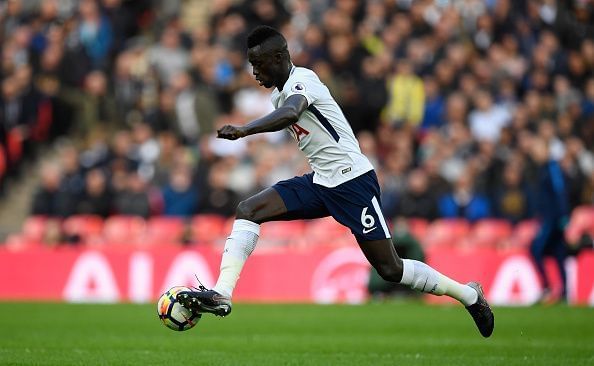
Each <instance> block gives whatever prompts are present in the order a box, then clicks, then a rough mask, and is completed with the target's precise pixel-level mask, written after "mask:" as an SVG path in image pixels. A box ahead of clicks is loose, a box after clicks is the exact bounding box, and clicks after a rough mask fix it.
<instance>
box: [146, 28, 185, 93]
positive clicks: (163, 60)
mask: <svg viewBox="0 0 594 366" xmlns="http://www.w3.org/2000/svg"><path fill="white" fill-rule="evenodd" d="M148 59H149V62H150V64H151V65H153V66H154V67H155V69H156V70H157V73H158V75H159V79H160V81H161V83H163V84H164V85H169V83H170V82H171V80H172V77H173V76H174V75H175V74H176V73H179V72H180V71H183V70H186V69H187V68H188V62H189V59H188V52H187V51H186V50H185V49H184V48H183V47H182V46H181V41H180V34H179V31H178V30H177V29H175V28H174V27H172V26H169V27H166V28H165V29H164V30H163V33H162V34H161V40H160V42H159V44H157V45H155V46H154V47H152V48H151V49H150V50H149V54H148Z"/></svg>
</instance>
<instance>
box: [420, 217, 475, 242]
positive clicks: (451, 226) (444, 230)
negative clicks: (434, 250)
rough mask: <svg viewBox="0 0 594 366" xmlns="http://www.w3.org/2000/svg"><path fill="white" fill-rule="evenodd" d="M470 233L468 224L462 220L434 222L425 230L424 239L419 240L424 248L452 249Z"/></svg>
mask: <svg viewBox="0 0 594 366" xmlns="http://www.w3.org/2000/svg"><path fill="white" fill-rule="evenodd" d="M469 232H470V224H469V223H468V221H466V220H464V219H439V220H435V221H434V222H433V223H431V225H429V228H428V229H427V234H426V235H425V237H424V238H419V239H420V241H421V243H422V244H423V246H425V247H454V246H456V245H458V244H459V243H461V242H462V241H463V240H464V239H465V238H466V237H467V235H468V234H469Z"/></svg>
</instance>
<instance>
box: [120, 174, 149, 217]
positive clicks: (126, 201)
mask: <svg viewBox="0 0 594 366" xmlns="http://www.w3.org/2000/svg"><path fill="white" fill-rule="evenodd" d="M125 179H126V182H125V188H124V190H123V191H121V192H119V193H118V194H117V195H116V196H115V199H114V206H115V211H116V213H118V214H119V215H132V216H140V217H144V218H148V217H149V216H150V214H151V204H150V201H149V196H148V190H147V185H146V182H145V181H144V180H143V179H142V177H141V176H140V175H138V173H136V172H133V173H129V174H128V175H127V176H126V178H125Z"/></svg>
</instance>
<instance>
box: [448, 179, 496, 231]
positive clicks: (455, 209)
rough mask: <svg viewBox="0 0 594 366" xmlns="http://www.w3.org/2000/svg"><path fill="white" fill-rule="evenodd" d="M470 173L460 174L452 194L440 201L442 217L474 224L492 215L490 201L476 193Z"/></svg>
mask: <svg viewBox="0 0 594 366" xmlns="http://www.w3.org/2000/svg"><path fill="white" fill-rule="evenodd" d="M472 180H473V177H472V175H471V174H470V172H465V173H463V174H460V176H459V177H458V179H457V180H456V183H455V185H454V189H453V191H452V192H451V193H449V194H447V195H445V196H443V197H442V198H441V199H440V200H439V213H440V216H442V217H446V218H452V217H459V218H464V219H466V220H468V221H471V222H474V221H477V220H480V219H484V218H486V217H488V216H489V215H490V214H491V208H490V206H489V201H488V200H487V199H486V198H485V197H484V196H483V195H481V194H478V193H476V192H475V191H474V187H473V183H472Z"/></svg>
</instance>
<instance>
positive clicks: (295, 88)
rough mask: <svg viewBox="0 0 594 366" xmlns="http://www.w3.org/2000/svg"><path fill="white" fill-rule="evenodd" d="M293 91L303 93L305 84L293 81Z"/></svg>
mask: <svg viewBox="0 0 594 366" xmlns="http://www.w3.org/2000/svg"><path fill="white" fill-rule="evenodd" d="M291 90H293V91H294V92H295V93H303V92H304V91H305V85H303V83H295V84H293V87H292V88H291Z"/></svg>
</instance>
